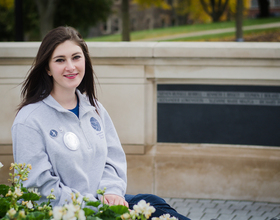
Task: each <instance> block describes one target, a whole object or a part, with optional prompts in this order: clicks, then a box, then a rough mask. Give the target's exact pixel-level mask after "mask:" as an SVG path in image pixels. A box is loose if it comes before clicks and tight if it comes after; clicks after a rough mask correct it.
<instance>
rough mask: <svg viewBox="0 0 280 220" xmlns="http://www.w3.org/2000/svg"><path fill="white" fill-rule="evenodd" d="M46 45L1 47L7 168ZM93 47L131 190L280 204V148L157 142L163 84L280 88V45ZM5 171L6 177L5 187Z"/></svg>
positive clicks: (0, 151) (2, 150) (1, 138)
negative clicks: (26, 86)
mask: <svg viewBox="0 0 280 220" xmlns="http://www.w3.org/2000/svg"><path fill="white" fill-rule="evenodd" d="M39 45H40V43H37V42H36V43H0V92H1V96H0V102H1V114H0V129H1V133H0V161H1V162H2V163H4V164H5V163H6V164H8V163H10V162H11V161H12V148H11V145H12V141H11V133H10V129H11V125H12V123H13V119H14V117H15V113H16V111H15V109H16V106H17V105H18V103H19V101H20V83H21V82H22V81H23V79H24V77H25V76H26V73H27V72H28V69H29V68H30V66H31V64H32V62H33V59H34V57H35V56H36V53H37V50H38V47H39ZM88 47H89V51H90V54H91V58H92V62H93V67H94V70H95V73H96V75H97V78H98V83H97V89H98V97H99V100H100V102H101V103H102V104H103V105H104V106H105V108H106V109H107V110H108V112H109V114H110V115H111V117H112V119H113V122H114V124H115V126H116V129H117V131H118V134H119V137H120V139H121V142H122V144H123V147H124V150H125V152H126V154H127V160H128V182H129V185H128V192H129V193H137V192H146V193H150V192H152V193H156V194H158V195H161V196H166V197H167V196H173V197H189V198H223V199H224V198H228V199H246V200H259V201H276V200H278V199H279V197H280V191H279V182H280V170H279V167H280V148H278V147H267V146H248V145H218V144H199V143H198V144H187V143H186V144H176V143H172V144H166V143H157V85H159V84H193V85H196V84H203V85H264V86H280V74H279V73H280V43H236V42H232V43H210V42H209V43H201V42H188V43H165V42H160V43H157V42H146V43H137V42H130V43H124V42H121V43H111V42H108V43H88ZM2 169H4V167H3V168H2ZM5 169H8V166H6V168H5ZM5 169H4V171H3V172H2V170H1V173H0V179H1V182H4V183H5V179H6V173H8V170H5ZM4 177H5V178H4Z"/></svg>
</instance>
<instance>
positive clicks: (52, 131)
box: [50, 129, 57, 138]
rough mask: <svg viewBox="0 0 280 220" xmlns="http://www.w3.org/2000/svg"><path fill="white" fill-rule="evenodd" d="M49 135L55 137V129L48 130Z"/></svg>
mask: <svg viewBox="0 0 280 220" xmlns="http://www.w3.org/2000/svg"><path fill="white" fill-rule="evenodd" d="M50 136H52V137H53V138H55V137H57V131H56V130H54V129H52V130H51V131H50Z"/></svg>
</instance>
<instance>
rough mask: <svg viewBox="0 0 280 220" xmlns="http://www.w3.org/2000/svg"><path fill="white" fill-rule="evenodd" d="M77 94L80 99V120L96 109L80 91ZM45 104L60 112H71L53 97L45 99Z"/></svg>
mask: <svg viewBox="0 0 280 220" xmlns="http://www.w3.org/2000/svg"><path fill="white" fill-rule="evenodd" d="M76 94H77V95H78V98H79V117H80V118H81V117H82V116H83V115H84V114H86V113H87V112H89V111H95V107H94V106H92V105H91V104H90V102H89V101H88V97H87V96H86V95H84V94H82V93H81V92H80V91H79V90H78V89H76ZM43 102H44V103H45V104H47V105H48V106H50V107H51V108H54V109H55V110H57V111H59V112H69V110H68V109H65V108H63V107H62V106H61V105H60V104H59V103H58V102H57V101H56V100H55V99H54V98H53V97H52V96H51V95H49V96H48V97H46V98H45V99H43Z"/></svg>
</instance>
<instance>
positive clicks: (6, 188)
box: [0, 184, 10, 197]
mask: <svg viewBox="0 0 280 220" xmlns="http://www.w3.org/2000/svg"><path fill="white" fill-rule="evenodd" d="M9 188H10V187H9V186H6V185H4V184H1V185H0V195H2V196H4V197H5V196H6V194H7V193H8V192H9Z"/></svg>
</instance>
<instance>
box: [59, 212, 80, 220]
mask: <svg viewBox="0 0 280 220" xmlns="http://www.w3.org/2000/svg"><path fill="white" fill-rule="evenodd" d="M62 219H63V220H77V219H76V216H75V212H73V210H67V212H66V213H65V214H64V215H63V216H62Z"/></svg>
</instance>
